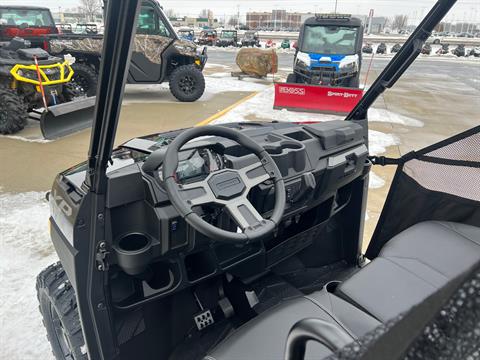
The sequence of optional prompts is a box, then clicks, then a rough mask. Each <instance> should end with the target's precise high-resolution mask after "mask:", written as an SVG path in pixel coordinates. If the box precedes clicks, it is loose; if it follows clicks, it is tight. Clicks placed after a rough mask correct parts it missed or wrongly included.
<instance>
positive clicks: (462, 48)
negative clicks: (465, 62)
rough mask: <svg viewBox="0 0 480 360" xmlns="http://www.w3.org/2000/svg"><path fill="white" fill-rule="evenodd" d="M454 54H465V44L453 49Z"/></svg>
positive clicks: (459, 55)
mask: <svg viewBox="0 0 480 360" xmlns="http://www.w3.org/2000/svg"><path fill="white" fill-rule="evenodd" d="M452 54H453V55H455V56H457V57H461V56H465V45H463V44H460V45H458V46H457V47H456V48H455V49H453V50H452Z"/></svg>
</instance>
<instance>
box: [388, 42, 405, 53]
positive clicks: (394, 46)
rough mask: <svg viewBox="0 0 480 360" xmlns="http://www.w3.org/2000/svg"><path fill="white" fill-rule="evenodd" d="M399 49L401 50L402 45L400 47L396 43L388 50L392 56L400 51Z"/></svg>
mask: <svg viewBox="0 0 480 360" xmlns="http://www.w3.org/2000/svg"><path fill="white" fill-rule="evenodd" d="M401 48H402V45H400V44H399V43H396V44H395V45H393V46H392V48H391V49H390V52H391V53H392V54H396V53H397V52H399V51H400V49H401Z"/></svg>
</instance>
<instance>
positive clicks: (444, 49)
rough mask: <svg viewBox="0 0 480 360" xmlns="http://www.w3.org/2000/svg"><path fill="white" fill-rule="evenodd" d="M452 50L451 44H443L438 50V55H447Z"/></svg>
mask: <svg viewBox="0 0 480 360" xmlns="http://www.w3.org/2000/svg"><path fill="white" fill-rule="evenodd" d="M449 52H450V50H449V45H448V44H442V47H441V48H440V49H438V50H437V52H436V54H437V55H445V54H448V53H449Z"/></svg>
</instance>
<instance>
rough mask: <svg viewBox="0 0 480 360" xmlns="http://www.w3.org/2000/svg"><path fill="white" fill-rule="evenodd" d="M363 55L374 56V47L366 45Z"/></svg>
mask: <svg viewBox="0 0 480 360" xmlns="http://www.w3.org/2000/svg"><path fill="white" fill-rule="evenodd" d="M362 53H364V54H372V53H373V47H372V45H370V44H365V45H364V46H363V47H362Z"/></svg>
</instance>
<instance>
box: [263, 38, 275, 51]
mask: <svg viewBox="0 0 480 360" xmlns="http://www.w3.org/2000/svg"><path fill="white" fill-rule="evenodd" d="M276 47H277V44H276V43H275V42H274V41H273V40H272V39H268V40H267V41H266V42H265V48H266V49H270V48H276Z"/></svg>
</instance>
